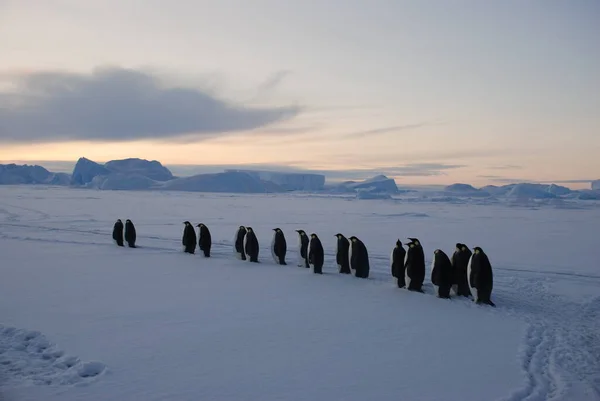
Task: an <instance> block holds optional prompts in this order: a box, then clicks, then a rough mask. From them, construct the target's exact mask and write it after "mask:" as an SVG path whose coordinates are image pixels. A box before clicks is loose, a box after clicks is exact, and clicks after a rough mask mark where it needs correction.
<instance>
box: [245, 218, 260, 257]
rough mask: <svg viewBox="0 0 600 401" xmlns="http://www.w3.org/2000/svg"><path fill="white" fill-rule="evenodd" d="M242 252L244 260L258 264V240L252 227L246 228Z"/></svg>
mask: <svg viewBox="0 0 600 401" xmlns="http://www.w3.org/2000/svg"><path fill="white" fill-rule="evenodd" d="M244 252H245V253H246V260H248V261H249V262H254V263H258V239H257V238H256V234H255V233H254V230H253V229H252V227H246V235H245V236H244Z"/></svg>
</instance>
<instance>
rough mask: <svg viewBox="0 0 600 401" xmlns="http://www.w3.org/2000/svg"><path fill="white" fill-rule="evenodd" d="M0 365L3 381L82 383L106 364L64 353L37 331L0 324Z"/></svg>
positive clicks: (50, 383) (93, 376)
mask: <svg viewBox="0 0 600 401" xmlns="http://www.w3.org/2000/svg"><path fill="white" fill-rule="evenodd" d="M0 369H1V370H2V373H3V374H2V380H3V383H2V384H3V385H6V384H11V385H20V384H24V385H27V384H36V385H82V384H85V383H86V382H89V381H90V380H92V379H94V378H96V377H98V376H100V375H102V373H104V372H105V371H106V366H105V365H104V364H103V363H101V362H82V361H81V360H80V359H79V358H77V357H76V356H68V355H65V352H64V351H63V350H61V349H59V348H57V347H56V345H54V344H52V343H50V341H48V339H46V337H45V336H44V335H42V334H41V333H40V332H38V331H31V330H24V329H18V328H14V327H6V326H3V325H0Z"/></svg>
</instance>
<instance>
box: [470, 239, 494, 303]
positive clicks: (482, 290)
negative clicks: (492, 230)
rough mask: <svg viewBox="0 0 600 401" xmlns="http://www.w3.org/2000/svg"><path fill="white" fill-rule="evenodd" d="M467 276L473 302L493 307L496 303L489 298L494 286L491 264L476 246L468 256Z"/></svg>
mask: <svg viewBox="0 0 600 401" xmlns="http://www.w3.org/2000/svg"><path fill="white" fill-rule="evenodd" d="M467 277H468V278H469V287H471V291H472V293H473V299H474V300H475V302H476V303H478V304H486V305H490V306H494V307H495V306H496V305H495V304H494V303H493V302H492V300H491V295H492V288H493V287H494V275H493V272H492V265H491V263H490V260H489V258H488V256H487V255H486V254H485V252H483V249H481V248H480V247H478V246H476V247H475V248H473V254H472V255H471V257H470V258H469V263H468V265H467Z"/></svg>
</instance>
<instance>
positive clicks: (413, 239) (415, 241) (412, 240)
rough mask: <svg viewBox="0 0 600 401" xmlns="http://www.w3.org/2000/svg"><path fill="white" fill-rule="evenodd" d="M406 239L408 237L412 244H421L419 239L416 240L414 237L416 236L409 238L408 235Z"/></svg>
mask: <svg viewBox="0 0 600 401" xmlns="http://www.w3.org/2000/svg"><path fill="white" fill-rule="evenodd" d="M408 239H409V240H410V241H411V242H412V243H413V244H415V245H417V246H418V245H421V244H420V243H419V240H418V239H416V238H410V237H408Z"/></svg>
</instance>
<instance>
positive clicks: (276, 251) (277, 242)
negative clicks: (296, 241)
mask: <svg viewBox="0 0 600 401" xmlns="http://www.w3.org/2000/svg"><path fill="white" fill-rule="evenodd" d="M273 231H275V232H274V233H273V239H272V240H271V255H272V256H273V260H274V261H275V263H277V264H279V265H286V264H287V263H285V254H286V252H287V242H286V241H285V235H284V234H283V231H281V229H280V228H274V229H273Z"/></svg>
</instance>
